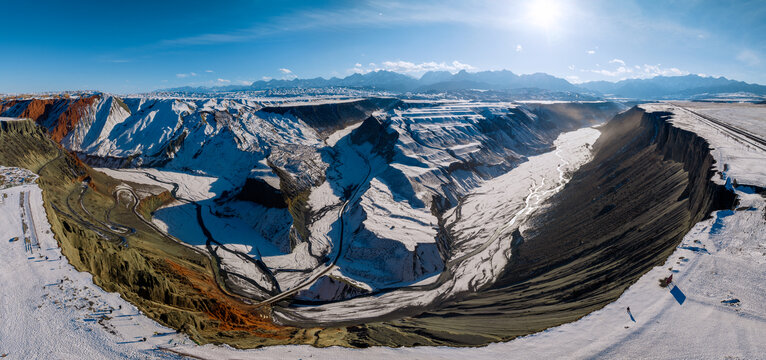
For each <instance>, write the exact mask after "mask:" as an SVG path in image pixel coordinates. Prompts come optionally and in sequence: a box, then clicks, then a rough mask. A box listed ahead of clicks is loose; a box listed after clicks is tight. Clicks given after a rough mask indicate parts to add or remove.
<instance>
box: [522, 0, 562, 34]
mask: <svg viewBox="0 0 766 360" xmlns="http://www.w3.org/2000/svg"><path fill="white" fill-rule="evenodd" d="M560 15H561V10H560V8H559V5H558V4H557V3H556V2H554V1H551V0H533V1H531V2H530V3H529V8H528V9H527V19H528V20H529V21H530V22H531V23H532V24H534V25H537V26H539V27H542V28H546V29H548V28H550V27H551V26H553V25H555V24H556V22H557V21H558V20H559V17H560Z"/></svg>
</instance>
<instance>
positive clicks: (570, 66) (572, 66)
mask: <svg viewBox="0 0 766 360" xmlns="http://www.w3.org/2000/svg"><path fill="white" fill-rule="evenodd" d="M567 67H568V68H569V70H572V71H574V69H575V66H574V65H569V66H567Z"/></svg>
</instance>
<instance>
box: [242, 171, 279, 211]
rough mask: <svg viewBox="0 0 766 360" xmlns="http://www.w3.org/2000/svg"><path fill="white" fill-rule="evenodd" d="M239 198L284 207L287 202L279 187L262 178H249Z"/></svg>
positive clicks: (272, 206) (268, 205)
mask: <svg viewBox="0 0 766 360" xmlns="http://www.w3.org/2000/svg"><path fill="white" fill-rule="evenodd" d="M237 199H239V200H246V201H252V202H254V203H256V204H261V205H263V206H265V207H270V208H279V209H284V208H286V207H287V202H285V198H284V196H283V195H282V192H281V191H279V189H275V188H274V187H272V186H271V185H269V184H268V183H266V182H265V181H263V180H261V179H253V178H248V179H247V180H246V181H245V185H244V186H243V187H242V190H240V192H239V193H237Z"/></svg>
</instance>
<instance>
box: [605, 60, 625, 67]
mask: <svg viewBox="0 0 766 360" xmlns="http://www.w3.org/2000/svg"><path fill="white" fill-rule="evenodd" d="M609 63H610V64H620V65H622V66H625V62H624V61H622V60H620V59H612V60H609Z"/></svg>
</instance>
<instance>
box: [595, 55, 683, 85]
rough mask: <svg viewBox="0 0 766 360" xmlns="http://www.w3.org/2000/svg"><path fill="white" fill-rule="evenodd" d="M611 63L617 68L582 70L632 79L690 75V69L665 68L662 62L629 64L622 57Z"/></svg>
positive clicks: (620, 78) (621, 78)
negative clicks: (641, 64)
mask: <svg viewBox="0 0 766 360" xmlns="http://www.w3.org/2000/svg"><path fill="white" fill-rule="evenodd" d="M609 63H610V64H616V65H618V66H617V67H616V68H613V69H603V68H600V66H598V65H596V66H597V67H599V68H598V69H580V71H581V72H589V73H593V74H599V75H602V76H607V77H613V78H616V79H615V80H624V79H628V78H632V79H647V78H652V77H655V76H681V75H688V74H689V72H688V71H684V70H681V69H679V68H675V67H671V68H663V67H662V66H661V64H657V65H649V64H644V65H643V66H639V65H634V66H629V65H627V64H625V61H622V60H620V59H612V60H610V61H609Z"/></svg>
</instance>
